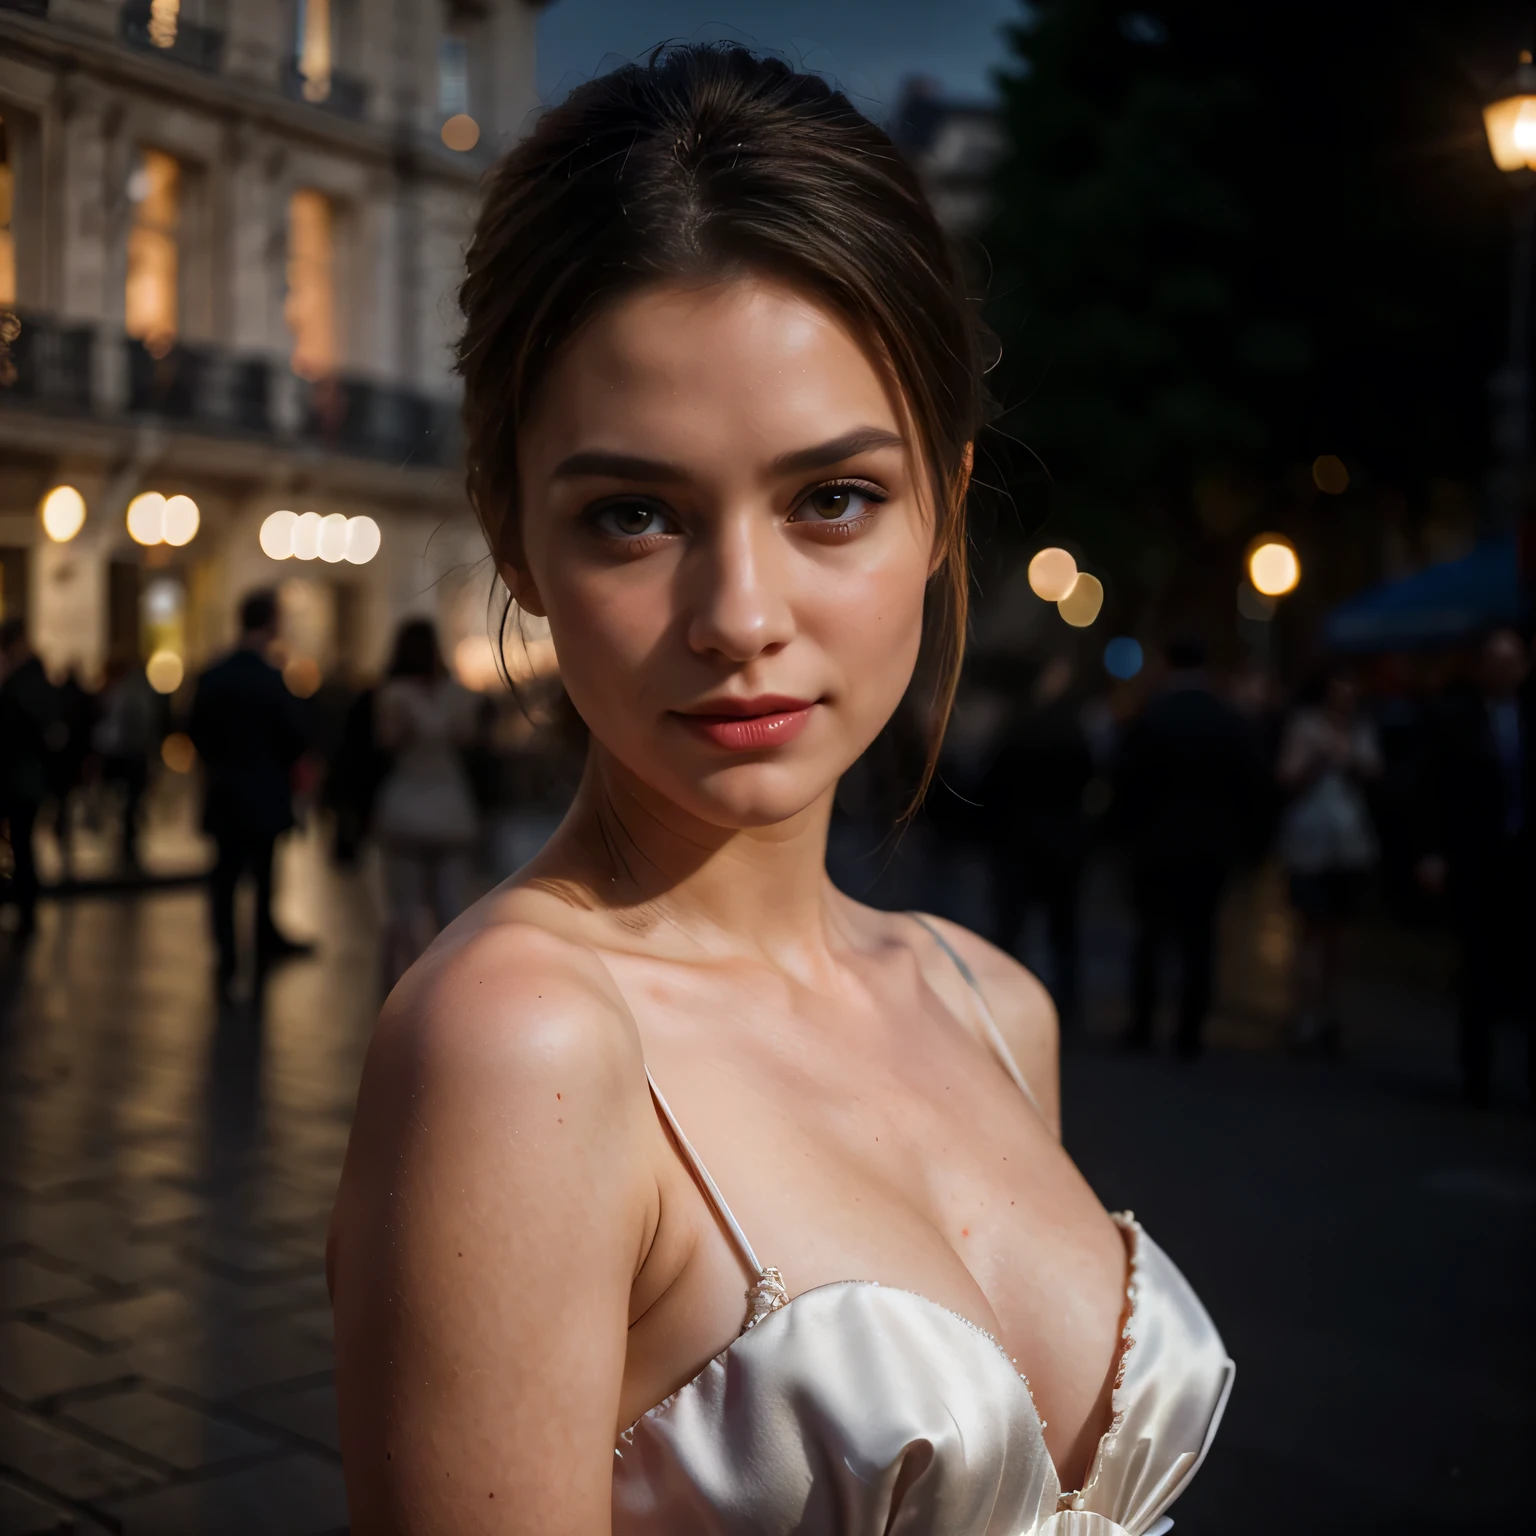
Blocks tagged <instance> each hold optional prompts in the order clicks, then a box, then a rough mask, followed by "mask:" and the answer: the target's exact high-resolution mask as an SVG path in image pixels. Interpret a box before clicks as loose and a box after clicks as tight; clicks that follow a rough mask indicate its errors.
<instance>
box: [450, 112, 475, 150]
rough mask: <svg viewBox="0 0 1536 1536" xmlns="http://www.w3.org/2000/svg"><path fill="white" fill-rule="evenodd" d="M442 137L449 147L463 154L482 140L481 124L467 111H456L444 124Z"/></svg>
mask: <svg viewBox="0 0 1536 1536" xmlns="http://www.w3.org/2000/svg"><path fill="white" fill-rule="evenodd" d="M442 137H443V143H444V144H446V145H447V146H448V148H449V149H451V150H455V151H456V152H457V153H459V154H461V155H462V154H464V153H465V152H466V151H468V150H471V149H473V148H474V147H475V145H476V144H478V143H479V142H480V124H479V123H477V122H476V121H475V120H474V118H472V117H471V116H470V115H469V113H467V112H455V113H454V114H453V116H452V117H450V118H449V119H448V121H447V122H446V123H444V124H443V134H442Z"/></svg>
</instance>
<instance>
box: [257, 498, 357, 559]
mask: <svg viewBox="0 0 1536 1536" xmlns="http://www.w3.org/2000/svg"><path fill="white" fill-rule="evenodd" d="M259 542H260V544H261V552H262V554H264V555H265V556H266V557H267V558H268V559H269V560H324V561H325V562H326V563H327V564H329V565H336V564H337V563H339V562H340V561H342V560H346V561H348V562H349V563H350V564H352V565H367V563H368V562H369V561H370V560H372V559H373V557H374V556H375V555H376V554H378V552H379V547H380V545H381V544H382V543H383V542H384V536H383V534H382V533H381V532H380V531H379V525H378V524H377V523H376V522H374V520H373V519H372V518H371V517H347V516H345V515H344V514H343V513H340V512H330V513H327V514H326V516H324V517H321V516H320V514H319V513H318V512H289V511H287V510H286V509H285V510H283V511H280V512H273V513H271V514H269V515H268V516H267V518H266V519H265V520H264V521H263V522H262V525H261V533H260V535H259Z"/></svg>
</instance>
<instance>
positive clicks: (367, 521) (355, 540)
mask: <svg viewBox="0 0 1536 1536" xmlns="http://www.w3.org/2000/svg"><path fill="white" fill-rule="evenodd" d="M383 542H384V536H383V534H381V533H380V532H379V525H378V524H377V523H376V522H374V520H373V519H372V518H371V517H349V518H348V519H347V559H348V560H350V561H351V562H352V564H353V565H367V564H368V562H369V561H370V560H372V559H373V557H374V556H375V555H376V554H378V552H379V545H380V544H382V543H383Z"/></svg>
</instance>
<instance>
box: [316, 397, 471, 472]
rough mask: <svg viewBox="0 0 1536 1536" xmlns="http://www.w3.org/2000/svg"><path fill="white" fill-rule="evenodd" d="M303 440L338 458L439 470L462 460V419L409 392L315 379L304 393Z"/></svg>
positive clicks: (442, 404) (436, 403)
mask: <svg viewBox="0 0 1536 1536" xmlns="http://www.w3.org/2000/svg"><path fill="white" fill-rule="evenodd" d="M299 435H300V436H301V437H303V438H305V439H307V440H308V441H310V442H313V443H316V444H319V445H321V446H323V447H326V448H329V449H331V450H332V451H334V452H338V453H351V454H357V455H359V456H360V457H363V458H370V459H389V460H393V461H396V462H402V463H416V464H428V465H439V466H441V465H447V464H452V463H453V462H455V460H456V458H457V455H458V447H459V444H458V413H457V411H455V410H454V409H453V408H452V407H451V406H447V405H445V404H444V403H442V402H438V401H432V400H428V399H427V398H426V397H425V396H424V395H418V394H415V393H413V392H412V391H410V390H405V389H396V388H393V387H391V386H388V385H380V384H372V383H369V382H368V381H366V380H363V379H351V378H346V377H340V378H330V379H317V380H315V381H314V382H313V383H311V384H308V385H307V386H306V389H305V395H304V398H303V403H302V406H301V410H300V417H299Z"/></svg>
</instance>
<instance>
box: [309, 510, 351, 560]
mask: <svg viewBox="0 0 1536 1536" xmlns="http://www.w3.org/2000/svg"><path fill="white" fill-rule="evenodd" d="M315 552H316V554H318V555H319V556H320V558H321V559H322V560H324V561H325V563H326V564H327V565H336V564H338V563H339V562H340V561H341V560H343V559H344V558H345V557H346V553H347V519H346V517H345V515H344V514H343V513H340V512H332V513H329V514H328V515H327V516H325V517H322V518H321V519H320V536H319V537H318V538H317V539H316V540H315Z"/></svg>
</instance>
